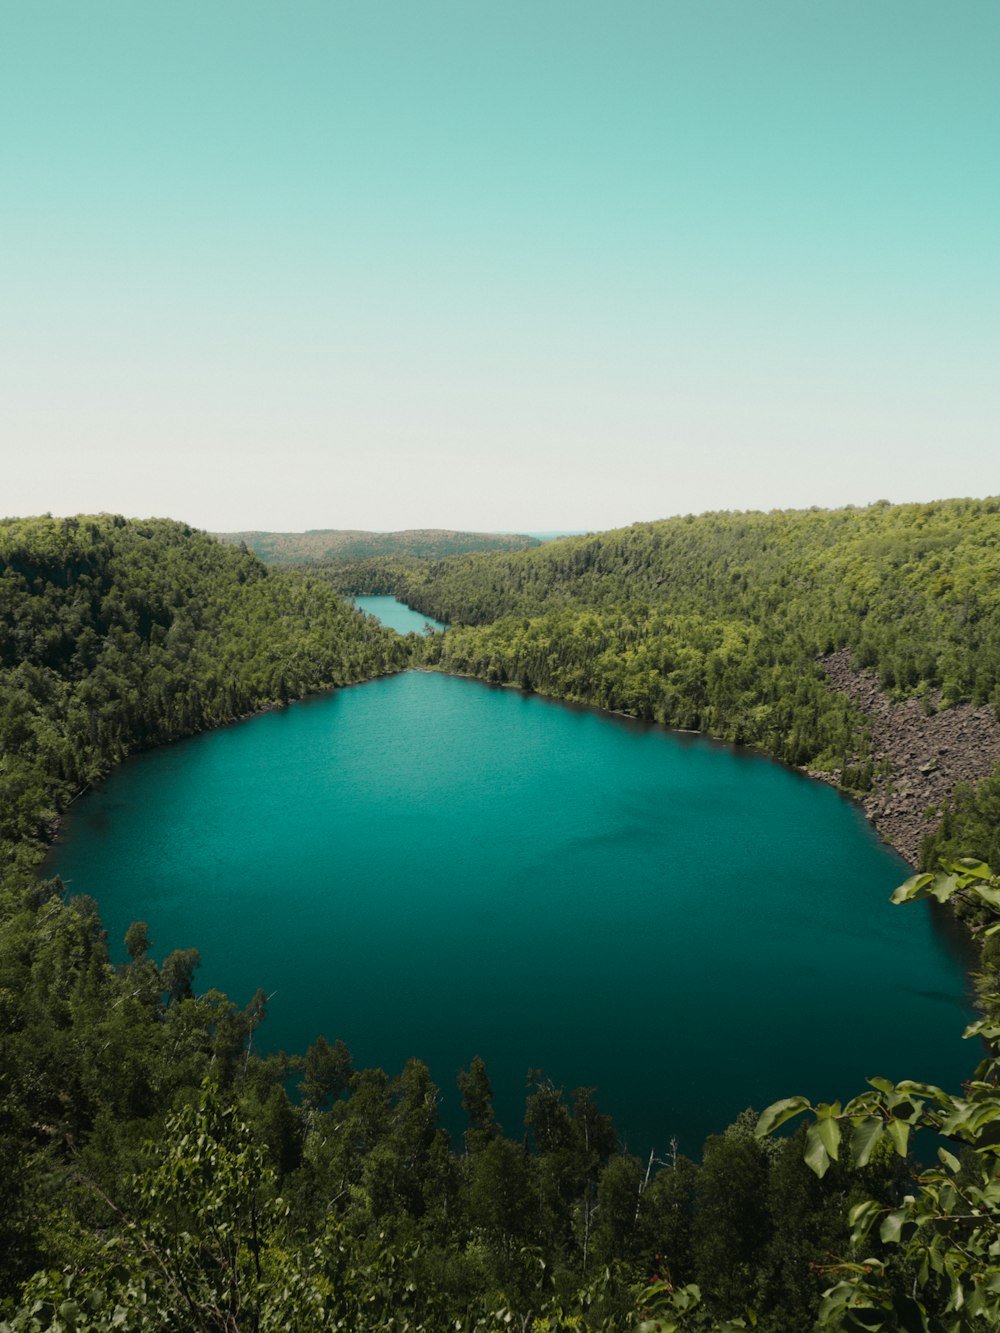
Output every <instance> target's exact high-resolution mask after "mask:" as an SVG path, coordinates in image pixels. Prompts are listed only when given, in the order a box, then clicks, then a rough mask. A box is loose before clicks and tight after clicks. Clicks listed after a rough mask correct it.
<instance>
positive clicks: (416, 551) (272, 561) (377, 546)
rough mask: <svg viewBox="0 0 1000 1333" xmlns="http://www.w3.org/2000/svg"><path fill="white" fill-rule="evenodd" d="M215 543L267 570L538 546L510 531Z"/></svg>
mask: <svg viewBox="0 0 1000 1333" xmlns="http://www.w3.org/2000/svg"><path fill="white" fill-rule="evenodd" d="M213 535H214V536H216V537H217V538H218V539H219V541H221V542H225V543H226V544H227V545H230V546H240V545H243V546H246V547H247V548H248V549H249V550H251V551H253V553H254V555H259V556H260V557H261V559H262V560H266V561H267V563H268V564H269V565H306V566H311V565H317V564H324V563H328V562H330V561H341V560H365V559H369V558H372V557H379V556H397V557H406V556H419V557H420V558H422V559H425V560H443V559H444V558H445V557H446V556H451V555H464V554H465V553H466V552H469V551H523V550H527V549H528V548H529V547H532V546H538V545H539V542H538V540H537V538H535V537H527V536H525V535H524V534H522V533H509V532H452V531H450V530H449V529H447V528H415V529H407V530H406V531H403V532H362V531H356V530H354V529H344V528H315V529H311V530H310V531H308V532H217V533H214V534H213Z"/></svg>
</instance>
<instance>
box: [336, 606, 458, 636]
mask: <svg viewBox="0 0 1000 1333" xmlns="http://www.w3.org/2000/svg"><path fill="white" fill-rule="evenodd" d="M354 605H355V606H357V607H360V608H361V610H362V611H366V612H367V613H368V615H370V616H374V617H375V619H376V620H380V621H381V622H382V624H383V625H387V626H388V628H389V629H394V630H395V631H396V633H397V634H426V633H427V632H428V629H444V628H445V626H444V625H443V624H442V623H441V621H440V620H435V619H434V618H433V617H432V616H425V615H423V614H422V613H421V612H420V611H414V610H413V608H412V607H410V606H407V605H406V603H405V602H400V601H398V600H397V599H396V598H395V597H355V598H354Z"/></svg>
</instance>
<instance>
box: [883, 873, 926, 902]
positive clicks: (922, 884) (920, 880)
mask: <svg viewBox="0 0 1000 1333" xmlns="http://www.w3.org/2000/svg"><path fill="white" fill-rule="evenodd" d="M933 882H934V876H933V875H931V874H928V873H927V872H926V871H925V872H924V873H923V874H922V875H911V876H910V878H909V879H908V880H905V881H904V882H903V883H902V884H900V886H899V888H898V889H896V890H895V891H894V892H893V894H892V896H891V898H890V899H889V901H890V902H891V903H896V904H899V903H908V902H911V901H912V900H913V899H914V898H921V897H923V893H924V890H925V889H926V888H927V886H928V884H932V883H933Z"/></svg>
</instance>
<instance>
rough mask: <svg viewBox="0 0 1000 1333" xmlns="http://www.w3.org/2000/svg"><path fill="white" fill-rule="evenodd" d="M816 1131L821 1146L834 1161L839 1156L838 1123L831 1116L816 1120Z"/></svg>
mask: <svg viewBox="0 0 1000 1333" xmlns="http://www.w3.org/2000/svg"><path fill="white" fill-rule="evenodd" d="M816 1132H817V1133H818V1134H819V1136H820V1138H821V1139H822V1141H823V1147H824V1148H825V1149H826V1150H827V1152H828V1153H829V1154H830V1156H831V1157H832V1158H833V1160H834V1161H835V1162H836V1161H837V1160H838V1158H839V1157H840V1124H839V1122H838V1121H836V1120H834V1119H833V1118H832V1117H830V1118H828V1119H825V1120H817V1121H816Z"/></svg>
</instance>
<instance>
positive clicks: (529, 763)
mask: <svg viewBox="0 0 1000 1333" xmlns="http://www.w3.org/2000/svg"><path fill="white" fill-rule="evenodd" d="M65 835H66V836H65V838H64V840H62V841H61V842H59V843H58V844H57V845H56V847H55V850H54V852H53V855H52V857H51V858H50V864H49V867H48V868H49V871H50V872H51V873H55V872H58V873H60V874H61V875H62V876H63V877H64V878H65V879H67V880H69V881H70V883H71V887H72V889H73V891H76V892H87V893H90V894H93V896H94V897H95V898H96V899H97V900H98V902H99V904H100V907H101V912H102V915H103V918H104V922H105V924H106V926H107V927H108V930H109V932H110V938H111V941H112V944H113V945H115V944H117V942H118V941H120V940H121V939H122V936H123V935H124V933H125V930H126V928H127V926H128V925H129V923H130V922H131V921H133V920H135V919H137V918H138V919H143V920H146V921H148V922H149V925H150V934H151V937H152V939H153V941H154V953H155V955H156V956H157V957H162V956H163V955H164V954H165V953H167V952H168V951H169V950H171V949H174V948H178V947H186V946H190V945H194V946H196V947H197V948H198V949H199V950H200V951H201V955H202V959H203V966H202V969H201V971H200V972H199V973H198V974H197V982H198V984H199V985H200V987H201V988H203V989H207V988H208V987H209V986H218V987H220V988H222V989H224V990H227V991H228V992H229V993H230V994H231V995H232V996H233V998H235V999H237V1000H239V1001H240V1002H241V1003H243V1002H245V1001H246V1000H247V999H248V998H249V996H250V995H251V994H252V993H253V991H254V990H255V989H256V987H258V986H263V987H264V988H265V990H266V991H267V992H269V993H270V992H274V997H273V999H272V1000H271V1002H270V1005H269V1010H268V1017H267V1020H266V1022H265V1024H264V1026H263V1027H262V1028H261V1031H260V1038H261V1040H262V1042H263V1044H264V1046H265V1047H266V1048H270V1049H276V1048H278V1047H284V1048H286V1049H288V1050H295V1051H302V1050H304V1048H305V1047H306V1046H307V1045H308V1044H309V1042H311V1041H312V1040H313V1038H314V1037H315V1036H316V1034H317V1033H320V1032H322V1033H325V1034H326V1035H327V1037H328V1038H329V1039H330V1040H331V1041H332V1040H333V1039H334V1038H336V1037H341V1038H343V1040H344V1041H346V1042H347V1044H348V1046H349V1047H350V1048H351V1050H352V1051H353V1052H354V1054H355V1057H356V1061H357V1062H360V1063H362V1064H380V1065H383V1066H384V1067H385V1068H386V1069H387V1070H389V1071H390V1072H396V1071H398V1070H399V1069H400V1068H401V1066H402V1064H403V1062H404V1061H405V1060H406V1058H407V1057H408V1056H410V1055H419V1056H420V1057H421V1058H423V1059H424V1060H426V1061H427V1062H428V1064H429V1065H430V1067H431V1070H432V1073H433V1075H434V1076H435V1078H436V1079H437V1081H438V1083H439V1085H440V1086H441V1087H442V1088H443V1090H444V1092H445V1103H444V1110H445V1114H446V1118H447V1120H448V1123H449V1124H450V1126H451V1127H453V1128H460V1123H459V1114H458V1110H457V1103H458V1098H457V1094H456V1092H455V1075H456V1073H457V1071H458V1070H459V1068H460V1067H462V1066H464V1065H467V1064H468V1062H469V1060H470V1059H471V1058H472V1057H473V1056H474V1055H477V1054H479V1055H481V1056H482V1057H483V1058H484V1059H485V1061H486V1063H487V1068H488V1070H489V1073H490V1076H491V1078H492V1080H493V1084H494V1088H495V1089H496V1091H497V1110H498V1115H499V1118H500V1120H501V1122H502V1123H503V1125H504V1128H505V1130H506V1131H507V1132H508V1133H510V1134H517V1133H518V1132H519V1129H520V1121H521V1115H522V1113H523V1095H524V1088H525V1078H526V1072H527V1070H528V1069H529V1067H531V1068H543V1069H544V1070H545V1071H546V1074H547V1075H548V1076H550V1077H551V1078H553V1079H554V1080H555V1081H556V1082H557V1083H558V1084H561V1085H564V1086H565V1088H566V1089H567V1091H569V1090H570V1089H572V1088H574V1087H577V1086H581V1085H583V1086H596V1087H597V1089H598V1101H599V1103H600V1104H601V1105H602V1107H603V1108H605V1109H607V1110H609V1111H611V1112H612V1113H613V1114H614V1116H615V1120H616V1123H617V1124H618V1126H619V1128H620V1130H621V1132H622V1133H623V1135H625V1136H626V1137H627V1140H628V1143H629V1145H630V1146H631V1147H633V1148H634V1149H637V1150H648V1147H649V1146H651V1145H653V1144H655V1145H656V1146H657V1147H658V1148H660V1149H661V1150H662V1149H665V1148H666V1146H667V1144H668V1143H669V1140H670V1137H671V1136H672V1135H673V1134H676V1135H677V1136H678V1138H679V1140H680V1146H681V1150H682V1151H686V1152H688V1153H695V1152H697V1151H698V1150H699V1148H700V1144H701V1140H702V1138H703V1136H704V1135H705V1134H706V1133H708V1132H711V1131H715V1130H719V1129H721V1128H723V1127H724V1126H725V1125H726V1124H727V1123H728V1122H729V1121H730V1120H731V1119H732V1118H733V1117H734V1116H735V1115H736V1114H737V1113H738V1112H739V1111H740V1110H742V1109H743V1108H744V1107H745V1106H747V1105H751V1104H752V1105H754V1106H756V1107H758V1108H760V1107H762V1106H764V1105H766V1104H767V1103H768V1102H770V1101H772V1100H774V1099H775V1098H777V1097H780V1096H786V1095H791V1094H794V1093H805V1094H806V1095H809V1096H815V1097H825V1098H834V1097H838V1096H840V1097H843V1096H847V1095H850V1094H851V1093H852V1092H854V1091H858V1090H860V1088H861V1086H862V1081H863V1079H864V1078H865V1077H866V1076H867V1075H872V1074H882V1075H886V1076H888V1077H890V1078H894V1079H896V1078H904V1077H915V1078H920V1079H926V1080H930V1081H934V1082H943V1083H945V1084H950V1085H956V1084H957V1083H958V1082H959V1081H960V1079H961V1078H964V1077H966V1076H967V1073H968V1071H969V1069H970V1068H971V1067H972V1065H973V1064H974V1062H975V1060H976V1058H977V1053H976V1052H975V1051H974V1050H973V1049H971V1046H970V1044H969V1043H964V1044H963V1042H962V1041H961V1040H960V1033H961V1029H962V1026H963V1024H964V1022H965V1021H966V1020H967V1018H968V1016H969V1013H968V1010H967V1008H966V1005H965V1002H964V998H963V996H964V990H965V981H964V974H963V970H962V966H961V962H960V960H959V959H958V957H956V955H955V953H954V952H953V950H952V948H950V947H949V944H948V940H947V937H946V935H943V934H940V933H938V932H936V931H935V929H934V926H933V922H932V918H931V915H930V913H929V912H928V911H927V905H926V904H923V903H921V904H915V905H913V906H910V907H905V908H896V907H892V906H891V905H890V904H889V903H888V902H887V901H886V899H887V897H888V895H889V893H890V892H891V890H892V888H893V887H894V886H895V884H897V883H898V882H899V881H900V880H901V879H902V878H904V877H905V875H906V874H907V868H906V866H905V865H904V864H903V862H902V861H900V860H899V858H898V857H896V856H895V855H894V854H893V853H892V852H891V851H889V850H888V849H887V848H886V847H884V846H883V845H882V844H881V843H880V842H879V841H878V839H877V838H876V836H875V835H874V833H873V832H872V830H871V829H870V827H869V826H868V825H867V824H866V822H865V821H864V819H863V818H862V817H861V815H860V813H859V812H858V810H857V809H856V807H855V806H854V805H853V804H851V803H849V802H847V801H845V800H844V799H842V798H841V797H840V796H839V795H838V794H837V793H836V792H835V791H833V790H832V789H831V788H829V787H827V786H824V785H822V784H820V783H817V782H812V781H809V780H808V779H806V778H804V777H802V776H801V775H800V774H798V773H796V772H793V771H791V770H789V769H787V768H785V767H783V766H781V765H779V764H776V763H772V762H770V761H769V760H766V759H764V758H762V757H759V756H756V755H754V754H752V753H749V752H746V751H740V750H738V749H734V748H731V747H728V746H724V745H720V744H716V743H714V742H711V741H708V740H705V739H703V738H701V737H696V736H682V735H677V734H674V733H670V732H667V731H664V730H662V729H660V728H657V727H653V726H644V725H641V724H637V723H630V722H628V721H627V720H625V719H621V718H614V717H609V716H606V715H602V714H599V713H596V712H594V711H590V710H586V709H574V708H570V707H567V706H565V705H561V704H558V703H554V702H551V701H547V700H544V699H542V698H539V697H537V696H535V695H524V694H522V693H520V692H517V691H514V690H505V689H499V688H491V687H489V686H485V685H482V684H480V683H478V682H474V681H468V680H461V679H457V678H454V677H448V676H443V675H434V674H429V673H424V672H415V671H414V672H408V673H406V674H403V675H399V676H394V677H390V678H386V679H382V680H378V681H373V682H371V683H370V684H367V685H361V686H356V687H353V688H350V689H344V690H340V691H337V692H336V693H334V694H330V695H326V696H322V697H318V698H315V699H312V700H309V701H306V702H304V703H301V704H294V705H292V706H291V707H289V708H286V709H282V710H279V711H275V712H271V713H267V714H264V715H261V716H258V717H255V718H253V719H250V720H249V721H246V722H243V723H240V724H238V725H236V726H232V727H228V728H225V729H223V730H220V731H216V732H212V733H209V734H207V735H203V736H199V737H195V738H193V739H191V740H188V741H183V742H180V743H178V744H175V745H170V746H165V747H163V748H161V749H158V750H154V751H151V752H150V753H148V754H144V755H140V756H138V757H136V758H134V759H132V760H130V761H129V762H128V763H126V764H124V765H123V766H122V767H121V768H120V769H118V770H117V771H116V772H115V773H114V774H113V775H112V776H111V778H110V779H109V781H108V782H107V783H106V785H105V786H104V788H103V790H101V791H97V792H93V793H90V794H89V795H87V796H86V797H84V798H83V799H81V800H80V801H79V802H78V803H77V804H76V805H75V806H74V807H73V811H72V813H71V817H70V818H69V819H68V821H67V824H66V829H65ZM117 954H118V956H121V950H120V948H119V949H118V950H117Z"/></svg>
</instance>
